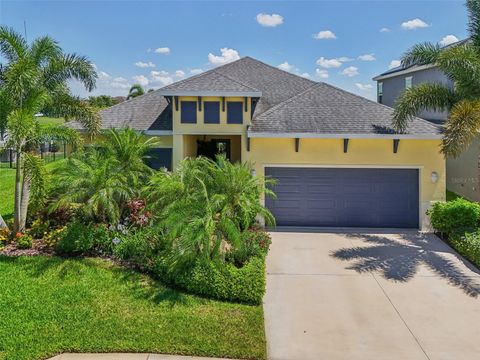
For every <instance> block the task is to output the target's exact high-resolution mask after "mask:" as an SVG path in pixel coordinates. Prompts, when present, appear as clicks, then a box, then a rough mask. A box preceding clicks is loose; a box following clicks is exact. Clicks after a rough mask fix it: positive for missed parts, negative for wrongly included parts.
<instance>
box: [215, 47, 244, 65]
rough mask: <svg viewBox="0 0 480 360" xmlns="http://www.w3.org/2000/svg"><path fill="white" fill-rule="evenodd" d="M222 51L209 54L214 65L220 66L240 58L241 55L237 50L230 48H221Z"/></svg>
mask: <svg viewBox="0 0 480 360" xmlns="http://www.w3.org/2000/svg"><path fill="white" fill-rule="evenodd" d="M220 52H221V53H222V55H213V54H212V53H209V54H208V61H209V62H210V64H212V65H213V66H220V65H225V64H228V63H229V62H232V61H235V60H238V59H240V55H239V54H238V51H237V50H234V49H229V48H221V49H220Z"/></svg>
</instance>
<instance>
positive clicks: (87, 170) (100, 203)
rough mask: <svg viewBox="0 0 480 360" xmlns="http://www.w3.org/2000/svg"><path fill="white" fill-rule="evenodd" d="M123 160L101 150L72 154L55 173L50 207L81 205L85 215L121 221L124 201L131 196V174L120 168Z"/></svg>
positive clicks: (114, 221)
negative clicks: (121, 170)
mask: <svg viewBox="0 0 480 360" xmlns="http://www.w3.org/2000/svg"><path fill="white" fill-rule="evenodd" d="M119 167H120V162H119V161H118V160H117V159H115V158H114V157H111V156H105V154H102V153H101V151H100V150H95V149H90V150H87V153H86V154H81V155H79V156H77V157H75V156H74V157H71V158H69V159H68V160H67V162H66V164H65V166H63V167H61V168H59V169H58V171H57V172H56V173H55V176H56V182H57V184H56V187H55V189H54V193H55V195H56V196H57V198H56V199H55V200H54V202H53V204H52V205H51V207H50V210H57V209H61V208H68V207H70V206H72V205H73V206H74V207H77V208H79V211H80V213H81V214H82V217H83V218H86V219H89V220H92V221H99V222H104V223H109V224H118V222H119V220H120V216H121V214H122V210H123V209H122V205H123V204H126V202H127V201H128V200H129V199H130V198H131V196H132V194H133V187H132V186H130V184H129V178H131V176H129V174H126V173H125V172H120V171H118V170H119Z"/></svg>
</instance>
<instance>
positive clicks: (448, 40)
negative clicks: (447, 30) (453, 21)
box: [438, 35, 458, 46]
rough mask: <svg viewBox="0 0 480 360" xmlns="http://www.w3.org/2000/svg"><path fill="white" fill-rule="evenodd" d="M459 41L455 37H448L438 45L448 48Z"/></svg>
mask: <svg viewBox="0 0 480 360" xmlns="http://www.w3.org/2000/svg"><path fill="white" fill-rule="evenodd" d="M457 41H458V38H457V37H456V36H455V35H447V36H444V37H443V39H442V40H440V41H439V42H438V43H439V44H440V45H441V46H447V45H450V44H453V43H456V42H457Z"/></svg>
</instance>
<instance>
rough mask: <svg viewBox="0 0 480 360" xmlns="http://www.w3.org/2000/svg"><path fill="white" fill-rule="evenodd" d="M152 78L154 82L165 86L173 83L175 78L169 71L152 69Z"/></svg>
mask: <svg viewBox="0 0 480 360" xmlns="http://www.w3.org/2000/svg"><path fill="white" fill-rule="evenodd" d="M150 78H151V82H152V83H157V84H161V85H163V86H165V85H169V84H171V83H173V78H172V76H170V74H169V73H168V72H167V71H164V70H160V71H154V70H152V71H150Z"/></svg>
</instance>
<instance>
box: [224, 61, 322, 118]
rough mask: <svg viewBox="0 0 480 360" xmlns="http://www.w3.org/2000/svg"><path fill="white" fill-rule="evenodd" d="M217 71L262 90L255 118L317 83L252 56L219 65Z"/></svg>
mask: <svg viewBox="0 0 480 360" xmlns="http://www.w3.org/2000/svg"><path fill="white" fill-rule="evenodd" d="M216 71H217V72H220V73H222V74H228V76H229V77H231V78H232V79H235V80H237V81H240V82H242V83H244V84H247V85H249V86H251V87H254V88H256V89H258V90H260V91H261V92H262V97H261V98H260V100H259V102H258V104H257V106H256V108H255V113H254V118H255V117H256V116H258V114H261V113H263V112H265V111H267V110H268V109H270V108H271V107H272V106H275V105H277V104H279V103H281V102H282V101H285V100H287V99H289V98H291V97H292V96H294V95H296V94H298V93H300V92H302V91H304V90H306V89H308V88H309V87H311V86H312V85H314V84H316V82H314V81H312V80H308V79H306V78H303V77H301V76H298V75H294V74H291V73H289V72H286V71H283V70H280V69H278V68H276V67H274V66H271V65H268V64H265V63H263V62H261V61H258V60H256V59H252V58H251V57H244V58H242V59H240V60H238V61H235V62H232V63H230V64H227V65H224V66H222V67H219V68H217V69H216Z"/></svg>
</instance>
